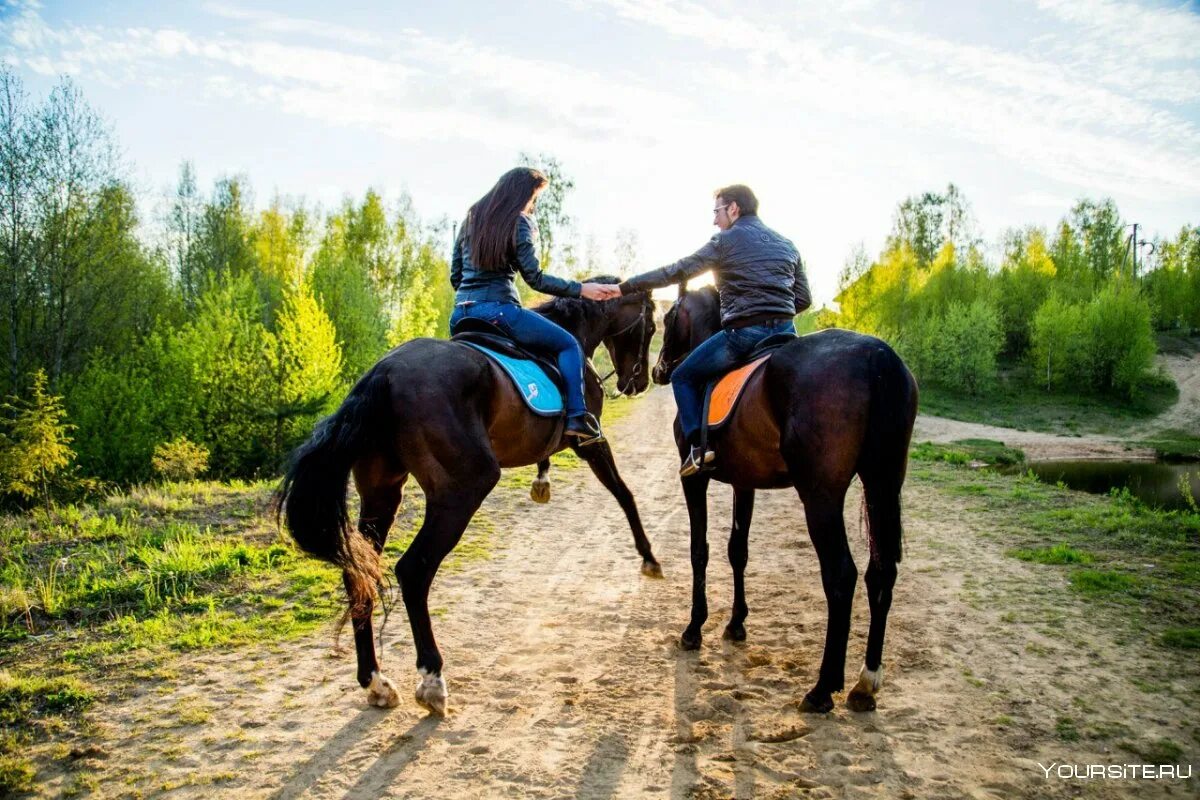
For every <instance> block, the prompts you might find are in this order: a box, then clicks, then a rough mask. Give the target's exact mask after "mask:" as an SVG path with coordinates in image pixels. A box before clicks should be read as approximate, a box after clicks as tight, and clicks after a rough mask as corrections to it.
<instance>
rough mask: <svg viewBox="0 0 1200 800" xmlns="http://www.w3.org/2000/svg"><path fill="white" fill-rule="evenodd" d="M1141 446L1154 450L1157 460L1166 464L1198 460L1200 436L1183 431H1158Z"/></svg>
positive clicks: (1143, 441) (1199, 455)
mask: <svg viewBox="0 0 1200 800" xmlns="http://www.w3.org/2000/svg"><path fill="white" fill-rule="evenodd" d="M1141 444H1143V445H1145V446H1146V447H1152V448H1154V452H1155V453H1156V454H1157V455H1158V458H1159V459H1160V460H1162V461H1166V462H1168V463H1175V464H1178V463H1187V462H1189V461H1197V460H1200V436H1197V435H1196V434H1194V433H1192V432H1190V431H1183V430H1177V429H1176V430H1165V431H1159V432H1158V433H1156V434H1154V436H1152V437H1150V438H1149V439H1144V440H1142V442H1141Z"/></svg>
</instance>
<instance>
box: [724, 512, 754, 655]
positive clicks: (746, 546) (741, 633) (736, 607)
mask: <svg viewBox="0 0 1200 800" xmlns="http://www.w3.org/2000/svg"><path fill="white" fill-rule="evenodd" d="M753 515H754V490H753V489H734V490H733V527H732V528H731V529H730V531H729V566H730V567H732V568H733V613H732V614H731V615H730V617H729V624H728V625H726V626H725V638H726V639H732V640H733V641H735V642H744V641H745V640H746V626H745V624H744V623H745V622H746V615H747V614H749V613H750V607H749V606H747V605H746V562H747V561H748V560H749V558H750V518H751V517H752V516H753Z"/></svg>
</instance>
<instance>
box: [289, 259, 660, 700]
mask: <svg viewBox="0 0 1200 800" xmlns="http://www.w3.org/2000/svg"><path fill="white" fill-rule="evenodd" d="M600 280H602V281H603V279H600ZM609 282H615V279H609ZM535 310H536V311H537V312H538V313H540V314H543V315H544V316H546V317H547V318H548V319H550V320H552V321H554V322H556V323H558V324H559V325H561V326H562V327H564V328H565V329H566V330H567V331H569V332H570V333H571V334H573V335H574V336H575V338H576V339H578V340H579V343H580V345H581V346H582V347H583V352H584V354H585V355H586V356H588V357H589V358H590V357H591V355H592V353H593V352H594V351H595V350H596V348H597V347H599V346H600V345H601V344H604V345H605V346H606V347H607V348H608V351H609V353H610V354H611V356H612V360H613V364H614V366H615V368H616V372H617V375H618V383H617V388H618V389H619V390H620V391H621V392H622V393H624V394H630V395H632V394H636V393H638V392H641V391H644V390H645V389H646V388H647V387H648V386H649V377H648V369H647V366H648V361H649V347H650V338H651V336H652V335H653V334H654V318H653V310H654V309H653V305H652V303H651V301H650V299H649V296H648V295H645V294H639V295H632V296H630V297H625V298H621V299H619V300H609V301H606V302H603V303H593V302H589V301H584V300H573V299H558V300H554V301H551V302H549V303H547V304H545V305H543V306H540V307H538V308H537V309H535ZM586 372H587V380H586V384H587V385H586V392H585V395H586V402H587V407H588V410H589V411H591V412H592V413H593V414H595V415H596V417H599V416H600V413H601V410H602V406H603V403H604V390H603V387H602V386H601V383H600V379H599V378H598V376H597V375H596V373H595V371H594V370H591V369H588V370H587V371H586ZM562 428H563V423H562V419H561V418H555V417H540V416H536V415H534V414H533V413H531V412H530V411H529V410H528V409H527V408H526V406H525V403H524V401H523V400H522V398H521V396H520V395H519V394H518V393H517V391H516V389H514V387H513V385H512V382H511V381H510V380H509V378H508V377H507V376H506V375H505V374H504V373H503V372H501V370H500V369H499V368H498V367H497V366H495V364H494V363H493V362H492V361H491V360H490V359H488V358H487V357H486V356H484V355H483V354H482V353H480V352H479V351H477V350H475V349H473V348H471V347H468V346H466V345H462V344H456V343H453V342H448V341H443V340H438V339H414V340H413V341H410V342H406V343H405V344H402V345H400V346H399V347H397V348H396V349H394V350H392V351H391V352H390V353H388V354H387V355H386V356H384V357H383V358H382V359H381V360H380V361H379V363H377V364H376V365H375V366H374V367H372V368H371V369H370V370H369V371H368V372H367V373H366V374H365V375H363V377H362V378H361V379H360V380H359V381H358V383H357V384H356V385H355V387H354V388H353V389H352V390H351V392H350V394H349V396H348V397H347V398H346V400H345V401H344V402H343V403H342V405H341V407H340V408H339V409H338V410H337V412H336V413H334V414H333V415H332V416H330V417H328V418H326V419H325V420H323V421H322V422H321V423H320V424H319V425H318V426H317V428H316V429H315V430H314V431H313V434H312V437H311V438H310V439H309V440H308V442H306V443H305V444H304V445H302V446H301V447H300V448H298V449H297V450H296V452H295V453H294V454H293V457H292V462H291V465H290V467H289V469H288V472H287V475H286V477H285V478H284V480H283V484H282V486H281V487H280V492H279V508H280V509H281V511H282V513H283V515H284V517H285V520H286V523H287V527H288V530H289V531H290V532H291V534H292V536H293V537H294V538H295V540H296V542H297V543H298V544H299V545H300V547H301V548H302V549H303V550H305V551H306V552H308V553H310V554H312V555H314V556H316V557H317V558H321V559H324V560H325V561H329V562H332V563H334V564H336V565H338V566H340V567H341V568H342V572H343V579H344V583H345V586H346V591H347V593H348V594H349V596H350V617H351V620H352V622H353V626H354V644H355V649H356V650H357V654H358V682H359V684H360V685H362V686H363V687H365V688H366V689H367V690H368V695H367V699H368V702H369V703H371V704H373V705H378V706H385V707H391V706H395V705H397V704H398V703H399V701H400V698H399V694H398V693H397V691H396V688H395V685H394V684H393V683H392V682H391V681H390V680H389V679H388V678H386V677H384V676H383V674H382V672H381V671H380V669H379V662H378V660H377V659H376V655H375V646H374V642H373V637H372V625H371V612H372V609H373V606H374V602H375V599H376V594H375V591H376V586H377V585H378V584H379V582H380V579H381V574H382V569H381V566H380V558H379V556H380V553H382V551H383V545H384V542H385V540H386V538H387V534H388V530H389V528H391V525H392V521H393V520H394V519H395V516H396V511H397V509H398V508H399V506H400V501H401V497H402V494H403V490H404V483H405V481H407V480H408V478H409V476H410V475H411V476H412V477H413V478H414V479H415V480H416V481H417V484H418V485H420V487H421V489H422V490H423V491H424V493H425V519H424V521H423V523H422V525H421V529H420V530H419V531H418V532H417V535H416V538H414V539H413V541H412V544H410V545H409V547H408V549H407V550H406V551H405V552H404V555H403V556H402V557H401V558H400V561H399V563H398V564H397V565H396V577H397V578H398V580H399V584H400V592H401V596H402V597H403V599H404V606H405V609H406V610H407V612H408V619H409V623H410V624H411V626H412V634H413V644H414V646H415V648H416V652H417V670H418V672H419V673H420V676H421V680H420V683H419V685H418V687H417V701H418V702H420V703H421V704H422V705H425V706H426V707H428V708H429V709H430V710H432V711H435V712H437V713H439V714H440V713H445V710H446V696H447V693H446V683H445V680H444V679H443V678H442V665H443V661H442V655H441V653H440V652H439V651H438V647H437V643H436V642H435V641H434V637H433V628H432V625H431V623H430V619H429V605H428V596H429V587H430V584H431V583H432V582H433V578H434V575H435V574H436V572H437V569H438V566H439V565H440V564H441V563H442V559H444V558H445V557H446V555H447V554H448V553H449V552H450V551H451V550H452V549H453V548H454V546H455V545H456V544H457V543H458V540H459V537H460V536H462V533H463V530H464V529H465V528H466V527H467V523H468V522H470V520H471V517H473V516H474V515H475V512H476V511H477V510H478V508H479V506H480V504H481V503H482V502H483V500H484V498H485V497H487V496H488V494H489V493H490V492H491V491H492V488H493V487H494V486H495V485H496V483H497V481H498V480H499V479H500V470H501V468H503V467H519V466H524V465H527V464H535V463H536V464H538V465H539V470H538V473H539V474H538V483H537V484H535V495H538V496H535V499H539V500H541V501H543V502H544V500H545V499H546V498H548V496H549V488H548V484H547V483H546V480H545V475H546V470H547V469H548V468H549V458H550V456H551V455H552V454H553V453H555V452H557V451H559V450H561V449H563V448H564V447H565V444H564V441H563V437H562ZM575 452H576V453H577V454H578V455H579V457H580V458H582V459H583V460H584V461H585V462H587V464H588V466H589V467H591V468H592V471H593V472H594V473H595V475H596V477H597V478H599V479H600V482H601V483H602V484H604V486H605V487H606V488H607V489H608V490H609V491H610V492H612V493H613V495H614V496H615V497H616V498H617V502H618V503H619V504H620V506H621V508H622V510H623V511H624V512H625V515H626V517H627V518H628V521H629V525H630V527H631V528H632V530H633V539H634V543H635V544H636V546H637V551H638V553H639V554H640V555H641V556H642V571H643V572H644V573H646V574H648V575H655V576H657V575H661V574H662V572H661V570H660V568H659V566H658V562H657V560H655V558H654V554H653V553H652V552H651V549H650V542H649V541H648V540H647V539H646V534H645V531H644V530H643V528H642V523H641V520H640V518H639V517H638V511H637V506H636V504H635V503H634V500H633V495H632V494H631V493H630V491H629V489H628V488H627V487H626V486H625V483H624V482H623V481H622V480H621V477H620V475H619V474H618V473H617V467H616V464H615V463H614V461H613V455H612V450H611V449H609V446H608V444H607V443H606V442H603V441H602V442H597V443H595V444H590V445H587V446H585V447H581V448H578V449H576V451H575ZM351 474H352V475H353V477H354V484H355V486H356V487H357V489H358V494H359V499H360V503H361V505H360V510H359V517H358V525H357V528H355V527H351V525H350V523H349V515H348V512H347V509H346V484H347V479H348V478H349V476H350V475H351ZM539 487H540V489H541V491H539V490H538V489H539Z"/></svg>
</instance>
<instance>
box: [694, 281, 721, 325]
mask: <svg viewBox="0 0 1200 800" xmlns="http://www.w3.org/2000/svg"><path fill="white" fill-rule="evenodd" d="M685 297H694V298H696V299H697V301H698V302H696V303H694V304H693V305H692V306H691V308H690V309H689V310H690V311H691V313H692V314H693V317H694V318H693V320H692V329H693V330H695V329H696V327H697V324H699V325H700V326H701V328H702V329H704V330H712V331H718V330H720V329H721V295H720V294H718V292H717V287H715V286H702V287H700V288H699V289H691V290H689V291H688V293H687V294H686V295H685Z"/></svg>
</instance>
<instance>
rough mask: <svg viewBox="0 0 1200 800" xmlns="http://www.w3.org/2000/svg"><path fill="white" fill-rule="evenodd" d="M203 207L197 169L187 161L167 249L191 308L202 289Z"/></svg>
mask: <svg viewBox="0 0 1200 800" xmlns="http://www.w3.org/2000/svg"><path fill="white" fill-rule="evenodd" d="M203 209H204V203H203V201H201V199H200V193H199V192H198V191H197V189H196V171H195V168H194V167H193V166H192V162H190V161H184V162H183V163H182V164H181V165H180V167H179V183H178V185H177V186H176V188H175V197H174V199H173V200H172V202H171V211H170V214H169V216H168V219H167V248H168V251H169V252H170V254H171V255H170V258H171V268H172V270H173V271H174V274H175V281H176V283H177V285H178V286H179V291H180V294H182V295H183V299H184V302H185V303H186V305H187V307H188V309H193V308H195V306H196V299H197V298H198V297H199V296H200V290H201V289H202V288H203V274H202V266H201V265H200V263H199V258H198V255H199V253H198V251H197V248H196V244H197V241H198V240H199V238H200V222H201V215H202V213H203Z"/></svg>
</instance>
